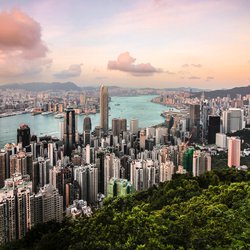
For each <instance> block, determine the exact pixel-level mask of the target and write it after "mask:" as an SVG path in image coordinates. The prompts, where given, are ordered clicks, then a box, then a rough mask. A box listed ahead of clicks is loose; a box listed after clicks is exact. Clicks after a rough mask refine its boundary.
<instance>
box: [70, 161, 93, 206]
mask: <svg viewBox="0 0 250 250" xmlns="http://www.w3.org/2000/svg"><path fill="white" fill-rule="evenodd" d="M74 178H75V180H76V181H77V182H78V183H79V187H80V199H82V200H85V201H87V202H88V203H90V204H94V203H95V202H96V200H97V193H98V168H97V167H96V166H95V165H92V164H89V165H85V166H80V167H77V168H75V169H74Z"/></svg>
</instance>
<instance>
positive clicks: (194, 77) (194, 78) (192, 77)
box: [188, 76, 201, 80]
mask: <svg viewBox="0 0 250 250" xmlns="http://www.w3.org/2000/svg"><path fill="white" fill-rule="evenodd" d="M188 79H189V80H199V79H201V78H200V77H198V76H190V77H189V78H188Z"/></svg>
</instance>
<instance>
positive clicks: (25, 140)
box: [17, 124, 30, 148]
mask: <svg viewBox="0 0 250 250" xmlns="http://www.w3.org/2000/svg"><path fill="white" fill-rule="evenodd" d="M20 142H21V143H22V147H23V148H25V147H26V146H28V145H30V128H29V126H28V125H27V124H21V125H20V127H19V128H18V129H17V143H20Z"/></svg>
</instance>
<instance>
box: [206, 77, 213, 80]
mask: <svg viewBox="0 0 250 250" xmlns="http://www.w3.org/2000/svg"><path fill="white" fill-rule="evenodd" d="M210 80H214V77H213V76H207V78H206V81H210Z"/></svg>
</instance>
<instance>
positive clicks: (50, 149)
mask: <svg viewBox="0 0 250 250" xmlns="http://www.w3.org/2000/svg"><path fill="white" fill-rule="evenodd" d="M54 147H55V145H54V143H52V142H50V143H49V144H48V158H49V162H50V166H51V167H53V166H54Z"/></svg>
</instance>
